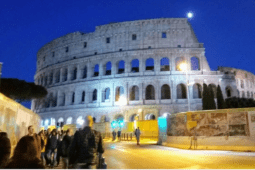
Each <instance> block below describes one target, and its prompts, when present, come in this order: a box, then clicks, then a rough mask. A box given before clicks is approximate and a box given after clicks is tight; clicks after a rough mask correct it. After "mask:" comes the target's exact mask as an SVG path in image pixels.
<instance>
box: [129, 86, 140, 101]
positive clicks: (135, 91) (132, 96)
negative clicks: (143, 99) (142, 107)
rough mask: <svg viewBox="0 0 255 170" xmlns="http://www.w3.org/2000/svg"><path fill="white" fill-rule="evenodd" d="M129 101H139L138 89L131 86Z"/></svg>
mask: <svg viewBox="0 0 255 170" xmlns="http://www.w3.org/2000/svg"><path fill="white" fill-rule="evenodd" d="M130 100H139V87H138V86H133V87H132V88H131V92H130Z"/></svg>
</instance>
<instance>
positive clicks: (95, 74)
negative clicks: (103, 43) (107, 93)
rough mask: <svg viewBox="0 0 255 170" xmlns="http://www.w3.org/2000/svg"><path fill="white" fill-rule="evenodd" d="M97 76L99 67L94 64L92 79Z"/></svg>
mask: <svg viewBox="0 0 255 170" xmlns="http://www.w3.org/2000/svg"><path fill="white" fill-rule="evenodd" d="M98 75H99V65H98V64H96V65H95V67H94V77H97V76H98Z"/></svg>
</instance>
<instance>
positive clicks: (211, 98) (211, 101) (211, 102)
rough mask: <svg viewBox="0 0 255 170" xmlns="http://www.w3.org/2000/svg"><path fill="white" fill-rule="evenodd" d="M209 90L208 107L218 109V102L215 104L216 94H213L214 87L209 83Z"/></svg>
mask: <svg viewBox="0 0 255 170" xmlns="http://www.w3.org/2000/svg"><path fill="white" fill-rule="evenodd" d="M207 90H208V94H209V96H208V109H209V110H214V109H216V104H215V101H214V95H213V88H212V86H211V85H209V86H208V87H207Z"/></svg>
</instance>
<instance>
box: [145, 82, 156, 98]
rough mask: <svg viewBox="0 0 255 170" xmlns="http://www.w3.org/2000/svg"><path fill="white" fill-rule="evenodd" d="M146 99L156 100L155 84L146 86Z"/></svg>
mask: <svg viewBox="0 0 255 170" xmlns="http://www.w3.org/2000/svg"><path fill="white" fill-rule="evenodd" d="M145 100H155V89H154V86H153V85H148V86H147V87H146V92H145Z"/></svg>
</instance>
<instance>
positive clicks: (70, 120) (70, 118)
mask: <svg viewBox="0 0 255 170" xmlns="http://www.w3.org/2000/svg"><path fill="white" fill-rule="evenodd" d="M72 121H73V118H72V117H68V118H67V119H66V124H67V125H69V124H72Z"/></svg>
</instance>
